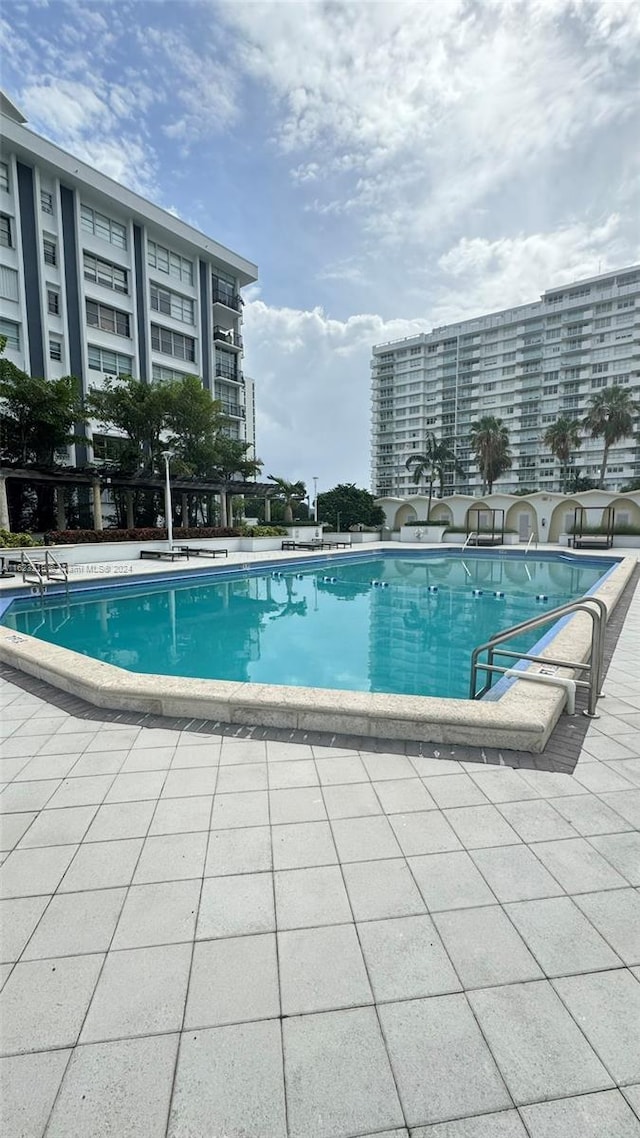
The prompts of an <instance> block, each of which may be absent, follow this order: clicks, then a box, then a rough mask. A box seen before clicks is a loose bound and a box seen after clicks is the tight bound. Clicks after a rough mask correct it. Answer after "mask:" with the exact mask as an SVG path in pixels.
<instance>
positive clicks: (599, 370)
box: [591, 364, 609, 375]
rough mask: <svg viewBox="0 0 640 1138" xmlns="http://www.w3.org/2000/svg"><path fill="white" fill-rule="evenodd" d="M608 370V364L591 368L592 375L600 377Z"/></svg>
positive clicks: (595, 365)
mask: <svg viewBox="0 0 640 1138" xmlns="http://www.w3.org/2000/svg"><path fill="white" fill-rule="evenodd" d="M608 370H609V364H594V365H593V367H592V368H591V374H592V375H602V374H603V373H604V372H607V371H608Z"/></svg>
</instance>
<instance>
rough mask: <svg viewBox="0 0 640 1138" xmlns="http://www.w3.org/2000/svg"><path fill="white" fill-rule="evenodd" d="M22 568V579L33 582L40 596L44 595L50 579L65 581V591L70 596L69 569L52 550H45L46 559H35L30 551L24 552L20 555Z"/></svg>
mask: <svg viewBox="0 0 640 1138" xmlns="http://www.w3.org/2000/svg"><path fill="white" fill-rule="evenodd" d="M20 569H21V572H22V580H23V581H24V582H25V583H26V582H31V584H33V585H35V586H36V587H37V588H38V589H39V591H40V596H41V597H43V596H44V592H45V589H46V587H47V583H48V582H49V581H63V582H64V587H65V593H66V595H67V597H68V596H69V571H68V569H67V566H66V564H65V563H64V562H62V561H58V558H57V557H55V556H54V555H53V553H51V552H50V550H48V549H47V550H45V554H44V561H42V560H37V561H34V560H33V559H32V558H31V557H30V556H29V554H28V553H25V552H24V551H23V552H22V554H21V556H20Z"/></svg>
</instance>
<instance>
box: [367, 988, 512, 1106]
mask: <svg viewBox="0 0 640 1138" xmlns="http://www.w3.org/2000/svg"><path fill="white" fill-rule="evenodd" d="M379 1015H380V1020H381V1023H382V1030H383V1031H384V1036H385V1040H386V1043H387V1048H388V1050H389V1056H390V1058H391V1065H392V1067H393V1072H394V1075H395V1078H396V1081H397V1084H398V1090H399V1092H400V1099H401V1101H402V1105H403V1108H404V1112H405V1117H406V1119H407V1122H408V1123H409V1126H410V1127H413V1126H418V1125H425V1124H426V1123H429V1122H443V1121H445V1120H447V1119H454V1118H458V1117H459V1116H460V1115H461V1114H462V1115H467V1114H478V1113H488V1112H489V1111H496V1110H500V1109H502V1108H506V1107H509V1106H511V1099H510V1098H509V1095H508V1094H507V1091H506V1088H505V1086H504V1084H503V1082H502V1079H501V1078H500V1075H499V1073H498V1070H497V1068H496V1065H495V1063H494V1061H493V1058H492V1056H491V1052H490V1051H489V1049H488V1047H487V1045H486V1043H485V1042H484V1040H483V1038H482V1036H481V1034H480V1031H479V1029H478V1025H477V1024H476V1022H475V1019H474V1017H473V1015H472V1014H471V1011H470V1010H469V1006H468V1004H467V1001H466V999H465V997H464V996H463V995H451V996H433V997H432V998H431V999H429V1000H410V1001H407V1002H404V1003H398V1004H383V1005H382V1006H381V1007H380V1008H379Z"/></svg>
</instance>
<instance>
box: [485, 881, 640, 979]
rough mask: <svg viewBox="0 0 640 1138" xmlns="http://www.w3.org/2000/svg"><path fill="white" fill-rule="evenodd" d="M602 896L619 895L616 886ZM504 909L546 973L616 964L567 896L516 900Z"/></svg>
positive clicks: (618, 961)
mask: <svg viewBox="0 0 640 1138" xmlns="http://www.w3.org/2000/svg"><path fill="white" fill-rule="evenodd" d="M605 896H616V897H617V896H618V891H617V890H615V891H614V892H613V893H611V894H605ZM505 908H506V911H507V913H508V915H509V917H510V918H511V920H512V921H513V923H514V925H515V926H516V928H517V929H518V932H519V933H520V935H521V937H522V938H523V940H524V941H525V942H526V944H527V945H528V946H529V948H530V949H531V951H532V953H533V954H534V956H535V957H536V959H537V960H538V962H539V964H540V965H541V967H542V968H543V969H544V971H545V973H546V975H547V976H569V975H571V974H572V973H574V972H591V971H596V970H598V969H600V968H616V967H618V966H619V965H620V960H619V958H618V957H617V956H616V954H615V952H613V951H612V949H611V948H610V947H609V945H608V944H607V943H606V941H604V940H603V939H602V937H601V936H599V934H598V933H597V932H596V930H595V929H594V928H593V926H592V925H591V924H590V923H589V921H587V920H586V918H585V917H584V915H583V914H582V913H581V912H580V909H579V908H577V907H576V905H575V904H574V903H573V901H572V900H571V899H570V898H569V897H550V898H547V899H546V900H543V901H518V902H516V903H515V904H513V905H506V906H505Z"/></svg>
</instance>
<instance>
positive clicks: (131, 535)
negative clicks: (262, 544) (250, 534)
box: [44, 526, 240, 545]
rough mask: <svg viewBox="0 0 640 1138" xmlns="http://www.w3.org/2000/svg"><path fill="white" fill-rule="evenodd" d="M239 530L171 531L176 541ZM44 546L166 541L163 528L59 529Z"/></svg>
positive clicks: (179, 528) (48, 535) (180, 528)
mask: <svg viewBox="0 0 640 1138" xmlns="http://www.w3.org/2000/svg"><path fill="white" fill-rule="evenodd" d="M239 532H240V531H239V530H237V529H223V528H221V527H220V526H215V527H206V526H200V527H198V526H191V527H187V526H177V527H176V528H175V529H174V531H173V536H174V539H175V540H176V541H182V540H184V539H185V538H189V539H191V540H193V539H194V538H202V537H206V538H212V537H238V535H239ZM44 540H45V544H46V545H80V544H83V543H85V542H87V543H89V544H99V543H102V542H105V541H166V540H167V531H166V529H165V528H164V527H162V528H158V529H153V528H151V527H149V528H148V529H61V530H50V531H49V533H46V534H45V535H44Z"/></svg>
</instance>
